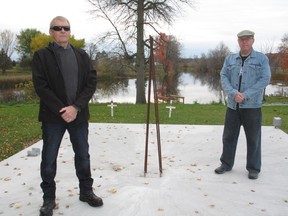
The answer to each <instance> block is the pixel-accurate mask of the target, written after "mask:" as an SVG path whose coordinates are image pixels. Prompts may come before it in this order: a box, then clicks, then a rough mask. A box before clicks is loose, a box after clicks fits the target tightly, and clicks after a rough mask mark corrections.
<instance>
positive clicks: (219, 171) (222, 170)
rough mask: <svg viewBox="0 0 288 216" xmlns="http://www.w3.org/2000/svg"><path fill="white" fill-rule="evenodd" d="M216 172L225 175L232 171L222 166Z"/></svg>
mask: <svg viewBox="0 0 288 216" xmlns="http://www.w3.org/2000/svg"><path fill="white" fill-rule="evenodd" d="M214 171H215V173H217V174H223V173H225V172H227V171H230V170H228V169H226V167H224V166H222V165H221V166H220V167H218V168H217V169H215V170H214Z"/></svg>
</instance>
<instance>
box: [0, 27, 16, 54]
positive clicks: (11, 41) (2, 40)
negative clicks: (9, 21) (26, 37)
mask: <svg viewBox="0 0 288 216" xmlns="http://www.w3.org/2000/svg"><path fill="white" fill-rule="evenodd" d="M15 45H16V35H15V34H14V33H13V32H11V31H10V30H4V31H1V32H0V50H2V49H3V50H4V53H5V54H6V55H7V56H8V57H9V58H11V56H12V55H13V53H14V51H15Z"/></svg>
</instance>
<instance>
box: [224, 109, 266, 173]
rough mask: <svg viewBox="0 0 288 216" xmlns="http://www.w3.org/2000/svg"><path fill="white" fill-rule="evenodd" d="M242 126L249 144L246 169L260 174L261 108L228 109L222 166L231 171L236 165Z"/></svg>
mask: <svg viewBox="0 0 288 216" xmlns="http://www.w3.org/2000/svg"><path fill="white" fill-rule="evenodd" d="M241 125H242V126H243V128H244V131H245V135H246V142H247V157H246V169H247V170H248V171H256V172H260V170H261V125H262V111H261V108H253V109H239V108H237V109H236V110H233V109H230V108H227V110H226V118H225V125H224V131H223V137H222V141H223V152H222V155H221V158H220V160H221V162H222V165H223V166H225V167H226V169H227V170H231V169H232V167H233V165H234V160H235V153H236V148H237V143H238V137H239V133H240V127H241Z"/></svg>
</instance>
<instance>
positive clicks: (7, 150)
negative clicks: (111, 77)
mask: <svg viewBox="0 0 288 216" xmlns="http://www.w3.org/2000/svg"><path fill="white" fill-rule="evenodd" d="M284 99H285V98H284ZM277 101H279V100H275V99H268V100H267V103H275V102H277ZM166 106H167V104H160V105H159V118H160V123H161V124H196V125H205V124H207V125H223V122H224V115H225V110H226V107H225V106H224V105H222V104H209V105H203V104H174V106H176V109H174V110H173V111H172V117H171V118H169V117H168V109H167V108H166ZM114 111H115V112H114V118H112V117H111V112H110V108H109V107H107V104H91V105H90V112H91V119H90V121H91V122H96V123H140V124H145V123H146V111H147V105H135V104H118V106H117V107H116V108H115V110H114ZM37 115H38V104H37V103H30V104H14V105H0V134H1V136H0V161H1V160H3V159H5V158H8V157H10V156H11V155H13V154H15V153H17V152H19V151H20V150H23V149H24V148H26V147H28V146H29V145H31V144H33V143H35V142H36V141H38V140H40V139H41V129H40V123H39V122H38V121H37ZM154 116H155V113H154V105H153V104H152V105H151V123H154V122H155V118H154ZM275 116H278V117H281V118H282V126H281V128H280V129H282V130H283V131H285V132H286V133H288V106H276V105H269V106H263V125H265V126H272V125H273V118H274V117H275Z"/></svg>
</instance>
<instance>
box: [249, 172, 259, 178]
mask: <svg viewBox="0 0 288 216" xmlns="http://www.w3.org/2000/svg"><path fill="white" fill-rule="evenodd" d="M258 174H259V173H258V172H257V171H249V174H248V178H249V179H258Z"/></svg>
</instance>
